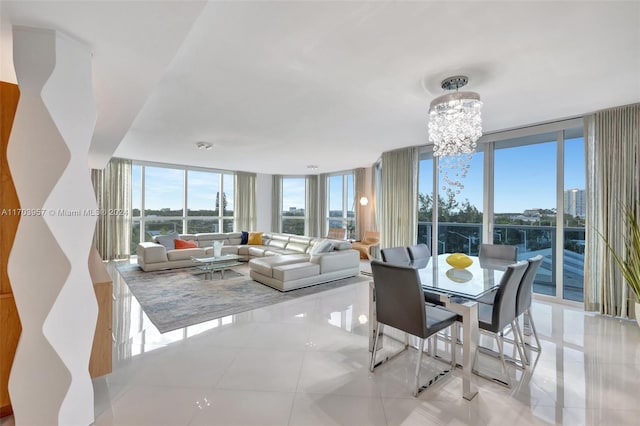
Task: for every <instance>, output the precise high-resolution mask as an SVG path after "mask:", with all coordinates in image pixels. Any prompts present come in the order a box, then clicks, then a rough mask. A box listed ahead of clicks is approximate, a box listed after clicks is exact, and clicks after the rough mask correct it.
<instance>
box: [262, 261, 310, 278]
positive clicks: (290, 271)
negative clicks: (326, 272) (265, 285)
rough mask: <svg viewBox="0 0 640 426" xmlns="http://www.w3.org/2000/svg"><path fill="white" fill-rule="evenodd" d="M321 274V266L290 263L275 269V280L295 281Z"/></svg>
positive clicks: (307, 263)
mask: <svg viewBox="0 0 640 426" xmlns="http://www.w3.org/2000/svg"><path fill="white" fill-rule="evenodd" d="M318 274H320V265H317V264H314V263H310V262H300V263H289V264H287V265H280V266H274V267H273V278H275V279H277V280H280V281H293V280H299V279H301V278H308V277H313V276H315V275H318Z"/></svg>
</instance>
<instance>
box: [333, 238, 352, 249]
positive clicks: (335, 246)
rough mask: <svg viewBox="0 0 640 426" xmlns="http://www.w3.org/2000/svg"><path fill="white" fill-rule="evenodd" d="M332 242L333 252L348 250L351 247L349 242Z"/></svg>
mask: <svg viewBox="0 0 640 426" xmlns="http://www.w3.org/2000/svg"><path fill="white" fill-rule="evenodd" d="M332 241H333V249H334V250H350V249H351V248H352V247H351V243H350V242H349V241H338V240H332Z"/></svg>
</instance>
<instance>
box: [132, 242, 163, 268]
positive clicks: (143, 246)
mask: <svg viewBox="0 0 640 426" xmlns="http://www.w3.org/2000/svg"><path fill="white" fill-rule="evenodd" d="M136 254H137V255H138V263H140V262H142V263H158V262H166V261H168V260H169V259H168V258H167V249H166V248H164V246H162V245H160V244H158V243H152V242H144V243H140V244H138V247H137V249H136Z"/></svg>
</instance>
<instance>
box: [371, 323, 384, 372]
mask: <svg viewBox="0 0 640 426" xmlns="http://www.w3.org/2000/svg"><path fill="white" fill-rule="evenodd" d="M383 328H384V324H382V323H378V329H377V330H376V336H375V337H374V339H373V350H372V351H371V365H370V366H369V371H371V372H372V373H373V369H374V368H376V352H377V351H378V339H379V338H380V335H381V334H382V329H383Z"/></svg>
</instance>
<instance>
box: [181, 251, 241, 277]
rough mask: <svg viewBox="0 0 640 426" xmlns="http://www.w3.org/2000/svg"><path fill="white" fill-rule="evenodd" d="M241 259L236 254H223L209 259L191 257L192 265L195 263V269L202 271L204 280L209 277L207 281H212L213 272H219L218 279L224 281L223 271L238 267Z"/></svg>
mask: <svg viewBox="0 0 640 426" xmlns="http://www.w3.org/2000/svg"><path fill="white" fill-rule="evenodd" d="M240 259H241V257H240V256H238V255H237V254H224V255H222V256H211V257H192V258H191V260H193V262H194V263H196V268H198V269H199V270H201V271H204V277H205V279H206V278H207V276H209V277H210V278H209V279H213V273H214V272H218V271H219V272H220V278H221V279H224V271H225V270H227V269H231V268H233V267H234V266H238V265H240V264H241V263H240Z"/></svg>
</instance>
